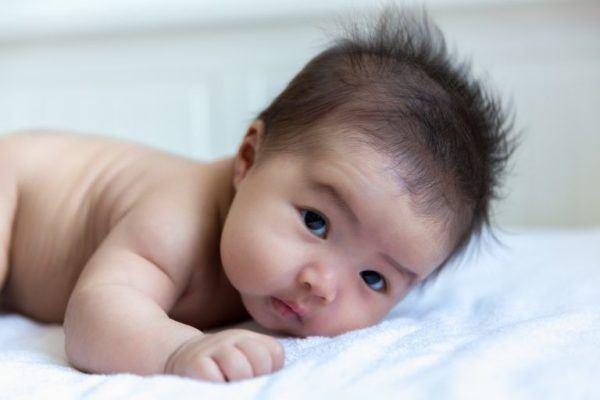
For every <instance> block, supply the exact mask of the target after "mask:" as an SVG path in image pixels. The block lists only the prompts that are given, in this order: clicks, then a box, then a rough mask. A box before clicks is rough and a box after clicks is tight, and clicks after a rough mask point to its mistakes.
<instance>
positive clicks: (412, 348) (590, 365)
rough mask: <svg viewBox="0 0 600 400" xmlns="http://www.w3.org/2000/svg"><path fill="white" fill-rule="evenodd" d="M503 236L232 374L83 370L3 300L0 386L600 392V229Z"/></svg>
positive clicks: (532, 394) (222, 393) (427, 393)
mask: <svg viewBox="0 0 600 400" xmlns="http://www.w3.org/2000/svg"><path fill="white" fill-rule="evenodd" d="M500 238H501V240H502V241H503V242H504V245H505V247H502V246H495V245H494V246H492V247H491V249H492V251H490V248H487V250H486V251H485V252H482V253H480V254H479V255H477V256H472V257H471V258H468V259H465V260H464V261H462V262H461V263H457V264H456V265H454V266H452V269H450V270H447V271H446V272H445V273H443V274H442V275H441V276H440V277H439V279H438V280H437V281H436V282H435V283H434V284H433V285H431V286H429V287H428V288H426V290H425V291H423V292H418V291H414V292H412V293H411V294H410V295H409V296H408V297H407V298H406V299H405V300H404V301H403V302H402V303H401V304H400V305H399V306H398V307H396V308H395V309H394V310H393V311H392V313H391V314H390V315H389V316H388V317H387V318H386V319H385V320H384V321H383V322H382V323H380V324H378V325H377V326H374V327H371V328H367V329H363V330H359V331H354V332H349V333H347V334H345V335H341V336H338V337H336V338H324V337H311V338H307V339H282V340H281V342H282V343H283V345H284V347H285V350H286V357H287V358H286V366H285V368H284V369H283V370H281V371H279V372H277V373H275V374H273V375H270V376H264V377H260V378H256V379H251V380H246V381H241V382H236V383H229V384H213V383H206V382H199V381H194V380H191V379H185V378H179V377H174V376H153V377H138V376H134V375H129V374H121V375H112V376H107V375H88V374H84V373H81V372H79V371H77V370H75V369H73V368H71V367H70V366H69V365H68V362H67V360H66V358H65V353H64V350H63V345H64V335H63V333H62V329H61V327H60V326H56V325H51V326H46V325H41V324H38V323H35V322H33V321H31V320H29V319H26V318H23V317H21V316H18V315H14V314H0V398H2V399H4V398H11V399H18V398H23V399H25V398H26V399H35V398H38V399H48V398H61V399H68V398H83V397H86V398H87V397H92V398H132V399H141V398H144V399H147V398H177V399H213V398H214V399H217V398H218V399H226V398H235V399H242V398H265V399H307V398H312V397H316V398H328V399H337V398H357V399H358V398H360V399H365V398H367V399H379V398H390V399H392V398H393V399H454V398H456V399H484V398H485V399H496V398H498V399H583V398H590V399H592V398H594V399H599V398H600V383H598V381H599V379H600V230H593V231H592V230H588V231H520V232H516V233H515V232H512V233H504V234H502V235H500ZM244 326H246V327H251V326H252V324H245V325H244ZM107 351H118V349H117V348H115V349H107ZM342 396H343V397H342Z"/></svg>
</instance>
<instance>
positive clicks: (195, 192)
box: [124, 165, 222, 264]
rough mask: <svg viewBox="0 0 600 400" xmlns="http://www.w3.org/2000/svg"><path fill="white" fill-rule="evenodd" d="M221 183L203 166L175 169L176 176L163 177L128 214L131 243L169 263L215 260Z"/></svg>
mask: <svg viewBox="0 0 600 400" xmlns="http://www.w3.org/2000/svg"><path fill="white" fill-rule="evenodd" d="M173 167H174V168H175V167H176V165H174V166H173ZM218 182H219V181H218V179H216V177H215V176H214V175H213V171H212V170H211V168H209V167H207V168H205V167H204V166H203V165H198V166H197V168H192V169H187V170H176V171H175V170H173V171H172V174H171V175H170V178H166V177H165V176H164V175H160V176H157V179H156V182H155V184H154V185H152V187H151V188H150V189H149V190H148V191H146V192H144V193H143V194H141V195H140V196H139V198H138V199H137V201H136V202H135V204H134V205H133V206H132V207H131V209H130V210H129V211H128V213H127V214H128V215H127V216H126V218H125V219H126V221H124V223H126V225H127V226H126V231H127V235H128V237H129V240H128V242H129V243H131V245H132V246H133V247H134V248H135V249H136V251H137V252H138V253H141V254H143V255H144V256H147V257H148V258H150V259H154V260H158V259H160V260H164V262H166V263H169V264H171V263H188V262H192V263H197V262H199V258H207V257H212V256H214V252H215V251H217V247H218V239H219V237H220V226H221V224H220V218H221V215H220V210H221V209H222V208H221V205H222V204H221V203H219V198H220V194H221V192H222V190H220V188H219V187H218V185H216V184H217V183H218Z"/></svg>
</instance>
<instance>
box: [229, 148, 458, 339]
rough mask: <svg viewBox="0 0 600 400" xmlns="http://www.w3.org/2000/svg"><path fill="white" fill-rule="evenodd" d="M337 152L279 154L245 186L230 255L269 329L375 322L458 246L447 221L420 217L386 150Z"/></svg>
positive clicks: (247, 301)
mask: <svg viewBox="0 0 600 400" xmlns="http://www.w3.org/2000/svg"><path fill="white" fill-rule="evenodd" d="M335 149H336V151H331V152H328V153H327V154H326V155H322V156H319V157H306V156H304V157H302V156H294V155H289V154H287V155H277V156H271V158H269V159H268V160H266V162H265V163H264V164H262V165H260V166H259V167H258V168H254V167H251V168H250V169H249V170H248V173H247V174H246V175H245V176H244V178H243V179H242V180H241V181H240V182H239V183H238V184H237V185H236V186H237V192H236V195H235V198H234V200H233V202H232V204H231V208H230V211H229V214H228V216H227V219H226V222H225V225H224V227H223V232H222V238H221V259H222V262H223V268H224V270H225V273H226V275H227V277H228V278H229V280H230V281H231V283H232V284H233V286H234V287H235V288H236V289H237V290H238V291H239V293H240V295H241V298H242V301H243V303H244V305H245V307H246V309H247V310H248V312H249V313H250V315H251V316H252V317H253V318H254V319H255V320H256V322H258V323H259V324H261V325H262V326H264V327H266V328H268V329H273V330H276V331H281V332H285V333H288V334H292V335H297V336H308V335H325V336H333V335H337V334H340V333H343V332H346V331H349V330H353V329H357V328H362V327H366V326H369V325H372V324H375V323H377V322H378V321H379V320H380V319H381V318H382V317H383V316H385V315H386V313H387V312H388V311H389V310H390V309H391V308H392V307H393V306H394V305H395V304H397V303H398V302H399V301H400V300H401V299H402V298H403V297H404V296H405V295H406V294H407V292H408V291H409V289H410V288H411V287H412V286H413V285H414V284H415V283H416V282H418V281H420V280H423V279H424V278H426V277H427V276H428V275H429V274H430V273H431V272H432V271H433V270H434V269H435V268H436V266H438V265H439V264H440V263H441V262H443V261H444V259H445V258H446V257H447V256H448V254H449V253H450V251H451V247H450V246H449V240H448V238H447V237H446V236H447V232H446V230H445V229H444V228H443V226H442V225H441V224H438V223H436V222H435V221H431V220H427V219H424V218H423V217H421V216H418V215H416V214H415V213H414V212H413V211H412V209H411V205H410V200H409V198H408V195H407V193H406V192H404V191H403V189H402V187H401V185H400V184H399V181H398V179H397V178H396V177H393V176H391V175H390V174H389V173H387V172H384V169H385V168H386V167H388V164H387V159H386V158H385V157H384V156H382V155H380V154H378V153H377V152H375V151H374V150H372V149H371V148H369V147H367V146H364V145H363V146H358V147H357V145H356V144H354V145H353V146H350V145H348V144H344V143H337V144H336V146H335ZM284 303H287V304H288V306H291V308H292V309H295V312H294V311H291V309H290V308H289V307H288V306H286V305H284Z"/></svg>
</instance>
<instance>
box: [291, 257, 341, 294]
mask: <svg viewBox="0 0 600 400" xmlns="http://www.w3.org/2000/svg"><path fill="white" fill-rule="evenodd" d="M335 275H336V272H335V270H334V268H328V267H326V266H322V265H320V266H309V267H306V268H303V269H302V271H300V274H299V275H298V281H299V283H300V284H301V285H302V287H303V288H304V289H305V290H307V291H308V292H310V293H311V294H313V295H315V296H317V297H319V298H321V299H323V300H324V302H325V303H331V302H332V301H333V300H334V299H335V296H336V294H337V288H336V285H337V282H336V281H337V279H336V276H335Z"/></svg>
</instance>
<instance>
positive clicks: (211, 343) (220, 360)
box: [165, 329, 285, 382]
mask: <svg viewBox="0 0 600 400" xmlns="http://www.w3.org/2000/svg"><path fill="white" fill-rule="evenodd" d="M284 359H285V356H284V352H283V347H282V346H281V345H280V344H279V342H278V341H277V340H275V338H272V337H271V336H267V335H262V334H260V333H255V332H252V331H248V330H244V329H227V330H224V331H222V332H218V333H213V334H204V335H201V336H197V337H194V338H192V339H190V340H188V341H187V342H185V343H184V344H183V345H182V346H180V347H179V348H178V349H177V350H175V351H174V352H173V354H171V356H170V357H169V359H168V360H167V362H166V364H165V373H167V374H175V375H180V376H187V377H190V378H196V379H202V380H207V381H214V382H224V381H235V380H239V379H246V378H252V377H255V376H260V375H264V374H270V373H272V372H275V371H278V370H280V369H281V368H282V367H283V363H284Z"/></svg>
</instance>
